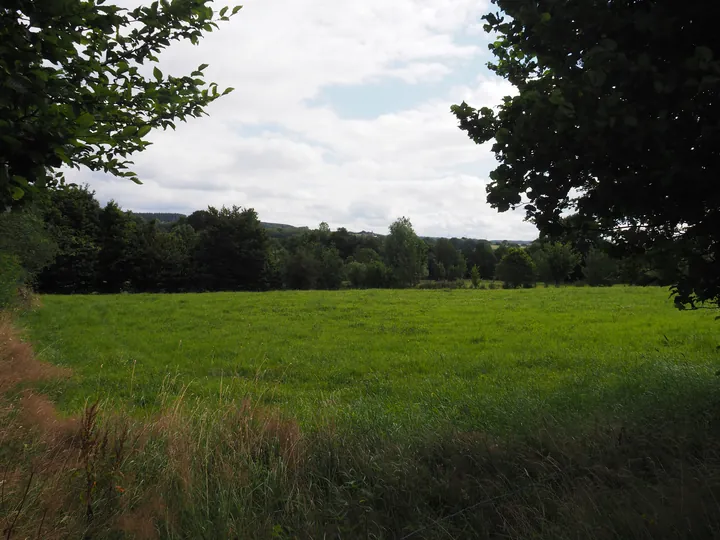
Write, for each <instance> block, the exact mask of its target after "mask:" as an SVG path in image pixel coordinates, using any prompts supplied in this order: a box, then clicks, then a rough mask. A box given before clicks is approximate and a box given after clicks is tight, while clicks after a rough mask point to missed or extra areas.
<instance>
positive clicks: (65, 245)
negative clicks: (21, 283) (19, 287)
mask: <svg viewBox="0 0 720 540" xmlns="http://www.w3.org/2000/svg"><path fill="white" fill-rule="evenodd" d="M47 195H48V197H47V204H46V206H45V212H44V219H45V223H46V225H47V228H48V231H49V232H50V234H51V235H52V237H53V239H54V240H55V241H56V242H57V244H58V252H57V255H56V256H55V260H54V261H53V262H52V264H50V265H49V266H48V267H47V268H45V269H44V270H43V271H42V272H41V273H40V274H39V276H38V288H39V289H40V290H41V291H42V292H47V293H89V292H93V291H94V290H95V286H96V284H97V265H98V255H99V253H100V246H99V245H98V239H99V237H100V205H99V204H98V202H97V200H95V195H94V193H93V192H92V191H89V189H88V188H87V186H81V187H72V186H71V187H68V188H67V189H52V190H49V191H48V193H47Z"/></svg>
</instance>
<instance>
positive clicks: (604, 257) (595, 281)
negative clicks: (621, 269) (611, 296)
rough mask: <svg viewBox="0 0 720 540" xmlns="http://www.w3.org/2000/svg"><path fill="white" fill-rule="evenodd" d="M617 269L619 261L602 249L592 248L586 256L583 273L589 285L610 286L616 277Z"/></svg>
mask: <svg viewBox="0 0 720 540" xmlns="http://www.w3.org/2000/svg"><path fill="white" fill-rule="evenodd" d="M617 271H618V264H617V261H615V260H614V259H612V258H610V256H609V255H608V254H607V253H605V252H604V251H602V250H599V249H592V250H590V253H588V255H587V257H585V266H584V267H583V275H584V276H585V281H587V283H588V285H591V286H593V287H603V286H610V285H612V284H613V283H614V281H615V279H616V276H617Z"/></svg>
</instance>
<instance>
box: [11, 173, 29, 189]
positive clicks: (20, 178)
mask: <svg viewBox="0 0 720 540" xmlns="http://www.w3.org/2000/svg"><path fill="white" fill-rule="evenodd" d="M12 178H13V181H14V182H15V183H16V184H20V185H22V186H27V185H28V181H27V178H25V177H24V176H20V175H19V174H15V175H13V177H12Z"/></svg>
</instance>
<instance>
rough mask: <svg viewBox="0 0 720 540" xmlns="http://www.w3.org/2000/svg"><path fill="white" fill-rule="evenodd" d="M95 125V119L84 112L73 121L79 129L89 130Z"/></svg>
mask: <svg viewBox="0 0 720 540" xmlns="http://www.w3.org/2000/svg"><path fill="white" fill-rule="evenodd" d="M94 123H95V117H94V116H93V115H92V114H90V113H89V112H84V113H82V114H81V115H80V116H78V117H77V118H76V119H75V124H77V125H78V127H81V128H89V127H90V126H92V125H93V124H94Z"/></svg>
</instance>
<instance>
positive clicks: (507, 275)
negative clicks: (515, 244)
mask: <svg viewBox="0 0 720 540" xmlns="http://www.w3.org/2000/svg"><path fill="white" fill-rule="evenodd" d="M495 273H496V276H497V278H498V279H500V280H502V282H503V287H504V288H507V289H516V288H518V287H520V286H526V285H529V286H533V285H534V284H535V263H534V262H533V260H532V258H531V257H530V255H528V253H527V251H525V250H524V249H522V248H509V249H508V251H507V253H506V254H505V256H504V257H503V258H502V260H501V261H500V263H499V264H498V265H497V268H496V270H495Z"/></svg>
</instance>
